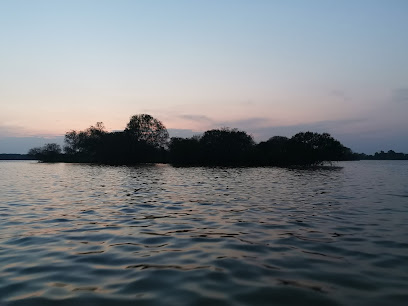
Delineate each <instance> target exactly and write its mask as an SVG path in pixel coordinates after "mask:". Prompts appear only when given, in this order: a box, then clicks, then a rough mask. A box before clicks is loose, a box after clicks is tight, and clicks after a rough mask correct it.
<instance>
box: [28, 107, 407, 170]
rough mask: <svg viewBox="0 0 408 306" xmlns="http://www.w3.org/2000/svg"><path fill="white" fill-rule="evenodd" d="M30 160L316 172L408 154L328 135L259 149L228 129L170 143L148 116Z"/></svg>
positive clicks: (73, 135)
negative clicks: (356, 148)
mask: <svg viewBox="0 0 408 306" xmlns="http://www.w3.org/2000/svg"><path fill="white" fill-rule="evenodd" d="M62 152H64V153H62ZM28 156H30V157H32V158H33V157H34V158H36V159H38V160H40V161H44V162H59V161H61V162H80V163H101V164H114V165H119V164H139V163H172V164H175V165H208V166H316V165H321V164H323V163H325V162H331V161H340V160H355V159H376V158H382V159H407V155H406V154H403V153H395V152H394V151H388V153H384V152H383V151H381V153H378V154H377V153H376V154H375V155H374V156H369V155H365V154H356V153H353V152H352V151H351V150H350V149H349V148H347V147H345V146H344V145H342V144H341V143H340V142H339V141H338V140H336V139H334V138H333V137H331V136H330V135H329V134H328V133H323V134H319V133H313V132H300V133H297V134H296V135H294V136H293V137H291V138H288V137H284V136H273V137H271V138H270V139H268V140H267V141H263V142H260V143H259V144H257V143H255V141H254V139H253V138H252V136H251V135H249V134H248V133H246V132H244V131H240V130H237V129H231V128H226V127H224V128H220V129H212V130H208V131H206V132H204V133H203V134H202V135H196V136H193V137H191V138H180V137H173V138H171V139H170V138H169V133H168V131H167V129H166V127H165V126H164V125H163V124H162V123H161V122H160V121H159V120H157V119H155V118H153V117H152V116H150V115H147V114H140V115H134V116H132V117H131V118H130V121H129V122H128V124H127V126H126V129H125V130H124V131H115V132H108V131H106V129H105V127H104V125H103V123H102V122H97V123H96V124H95V125H94V126H90V127H89V128H87V129H86V130H83V131H75V130H72V131H69V132H67V133H66V134H65V145H64V147H63V150H62V149H61V147H60V146H59V145H58V144H55V143H51V144H46V145H44V146H43V147H37V148H32V149H30V150H29V152H28ZM371 157H372V158H371Z"/></svg>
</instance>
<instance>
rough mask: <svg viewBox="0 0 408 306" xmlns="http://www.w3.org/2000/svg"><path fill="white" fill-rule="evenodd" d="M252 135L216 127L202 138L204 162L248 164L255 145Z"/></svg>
mask: <svg viewBox="0 0 408 306" xmlns="http://www.w3.org/2000/svg"><path fill="white" fill-rule="evenodd" d="M254 144H255V143H254V140H253V139H252V136H250V135H248V134H247V133H246V132H243V131H239V130H237V129H229V128H222V129H214V130H209V131H206V132H205V133H204V134H203V136H202V137H201V138H200V148H201V151H202V152H201V154H202V162H203V163H204V164H212V165H233V164H246V163H248V162H249V155H250V153H251V150H252V148H253V146H254Z"/></svg>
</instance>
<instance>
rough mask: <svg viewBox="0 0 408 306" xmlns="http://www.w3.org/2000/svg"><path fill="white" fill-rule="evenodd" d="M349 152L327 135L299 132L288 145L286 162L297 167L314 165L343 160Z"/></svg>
mask: <svg viewBox="0 0 408 306" xmlns="http://www.w3.org/2000/svg"><path fill="white" fill-rule="evenodd" d="M349 152H350V149H349V148H346V147H344V146H343V145H342V144H341V143H340V142H339V141H338V140H336V139H334V138H333V137H331V136H330V134H328V133H323V134H319V133H313V132H301V133H298V134H296V135H294V136H293V137H292V138H291V139H290V140H289V143H288V162H289V163H290V164H299V165H316V164H320V163H322V162H324V161H335V160H344V158H345V156H346V155H347V154H348V153H349Z"/></svg>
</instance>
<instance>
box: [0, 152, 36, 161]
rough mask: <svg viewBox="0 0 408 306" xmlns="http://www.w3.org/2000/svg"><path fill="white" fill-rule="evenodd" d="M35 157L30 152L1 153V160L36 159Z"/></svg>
mask: <svg viewBox="0 0 408 306" xmlns="http://www.w3.org/2000/svg"><path fill="white" fill-rule="evenodd" d="M34 159H35V157H34V156H32V155H28V154H7V153H3V154H0V160H34Z"/></svg>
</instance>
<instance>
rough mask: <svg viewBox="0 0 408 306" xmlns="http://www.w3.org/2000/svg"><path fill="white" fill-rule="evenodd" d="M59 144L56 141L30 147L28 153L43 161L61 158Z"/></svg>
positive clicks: (53, 160)
mask: <svg viewBox="0 0 408 306" xmlns="http://www.w3.org/2000/svg"><path fill="white" fill-rule="evenodd" d="M61 152H62V150H61V146H60V145H59V144H56V143H47V144H45V145H44V146H42V147H36V148H32V149H30V150H29V151H28V155H31V156H34V157H35V158H36V159H39V160H41V161H45V162H55V161H59V160H60V159H61Z"/></svg>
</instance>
